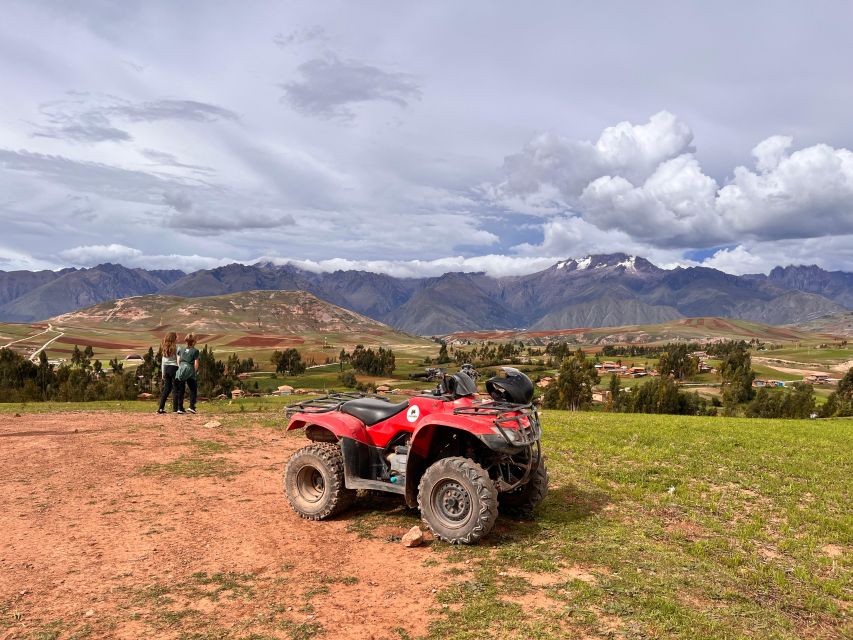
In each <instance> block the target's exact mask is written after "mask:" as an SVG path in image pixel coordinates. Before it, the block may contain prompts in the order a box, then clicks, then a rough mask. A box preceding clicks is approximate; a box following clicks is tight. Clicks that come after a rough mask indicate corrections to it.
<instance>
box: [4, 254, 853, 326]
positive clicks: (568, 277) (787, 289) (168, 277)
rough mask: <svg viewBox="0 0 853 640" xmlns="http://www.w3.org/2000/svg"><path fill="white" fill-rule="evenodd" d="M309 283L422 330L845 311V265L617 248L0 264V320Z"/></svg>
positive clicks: (848, 287)
mask: <svg viewBox="0 0 853 640" xmlns="http://www.w3.org/2000/svg"><path fill="white" fill-rule="evenodd" d="M252 290H294V291H307V292H310V293H312V294H313V295H316V296H317V297H319V298H321V299H323V300H326V301H328V302H331V303H333V304H335V305H338V306H341V307H344V308H346V309H350V310H352V311H355V312H357V313H359V314H362V315H365V316H368V317H370V318H373V319H375V320H379V321H381V322H384V323H386V324H389V325H391V326H393V327H395V328H397V329H401V330H403V331H407V332H409V333H414V334H420V335H441V334H447V333H451V332H454V331H474V330H479V329H510V328H529V329H535V330H552V329H564V328H573V327H606V326H620V325H628V324H648V323H658V322H666V321H670V320H676V319H679V318H684V317H701V316H721V317H728V318H736V319H741V320H752V321H756V322H762V323H765V324H776V325H779V324H789V323H801V322H806V321H810V320H814V319H817V318H820V317H823V316H827V315H831V314H839V313H844V312H846V311H847V310H850V309H853V273H847V272H843V271H826V270H824V269H821V268H820V267H817V266H787V267H777V268H775V269H773V270H772V271H771V272H770V273H769V274H768V275H764V274H750V275H743V276H734V275H731V274H727V273H724V272H722V271H718V270H716V269H711V268H707V267H678V268H675V269H662V268H660V267H657V266H655V265H654V264H652V263H651V262H649V261H648V260H646V259H645V258H641V257H635V256H628V255H625V254H621V253H617V254H606V255H592V256H586V257H585V258H581V259H569V260H564V261H561V262H558V263H556V264H554V265H552V266H551V267H549V268H548V269H545V270H543V271H539V272H537V273H532V274H528V275H523V276H507V277H493V276H489V275H486V274H484V273H459V272H451V273H445V274H444V275H441V276H438V277H426V278H396V277H393V276H390V275H385V274H379V273H372V272H367V271H335V272H330V273H315V272H310V271H305V270H303V269H300V268H298V267H295V266H293V265H290V264H286V265H275V264H271V263H257V264H254V265H245V264H236V263H235V264H230V265H227V266H223V267H218V268H215V269H202V270H199V271H195V272H193V273H189V274H185V273H183V272H181V271H176V270H153V271H150V270H145V269H139V268H135V269H130V268H127V267H124V266H121V265H116V264H109V263H107V264H102V265H98V266H97V267H92V268H90V269H63V270H61V271H37V272H31V271H10V272H2V271H0V320H2V321H5V322H32V321H37V320H44V319H47V318H51V317H54V316H57V315H60V314H63V313H68V312H71V311H74V310H76V309H80V308H83V307H87V306H90V305H93V304H97V303H99V302H103V301H108V300H112V299H116V298H124V297H128V296H136V295H146V294H153V293H158V294H163V295H174V296H182V297H201V296H216V295H225V294H229V293H236V292H242V291H252Z"/></svg>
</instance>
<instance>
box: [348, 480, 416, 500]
mask: <svg viewBox="0 0 853 640" xmlns="http://www.w3.org/2000/svg"><path fill="white" fill-rule="evenodd" d="M344 484H345V485H346V488H347V489H365V490H370V491H385V492H386V493H399V494H400V495H405V494H406V485H404V484H393V483H391V482H383V481H382V480H365V479H364V478H356V477H355V476H351V475H345V476H344Z"/></svg>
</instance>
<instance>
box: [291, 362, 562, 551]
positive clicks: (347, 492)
mask: <svg viewBox="0 0 853 640" xmlns="http://www.w3.org/2000/svg"><path fill="white" fill-rule="evenodd" d="M486 391H487V392H488V394H489V398H488V399H487V400H480V399H479V398H478V394H477V386H476V383H475V381H474V377H473V376H472V375H471V374H470V372H468V371H463V372H459V373H456V374H453V375H445V376H443V379H442V380H441V382H440V384H439V386H438V388H437V389H436V390H435V391H434V392H433V393H432V394H431V395H419V396H415V397H413V398H410V399H409V400H406V401H404V402H400V403H392V402H390V401H389V400H388V399H387V398H384V397H382V396H375V395H368V394H361V393H333V394H330V395H327V396H323V397H320V398H316V399H311V400H306V401H304V402H300V403H298V404H295V405H291V406H289V407H288V408H287V416H288V418H289V422H288V425H287V429H288V430H294V429H304V430H305V435H306V437H307V438H308V439H309V440H311V441H312V444H309V445H307V446H305V447H303V448H302V449H300V450H298V451H297V452H295V453H294V454H293V455H292V456H291V458H290V460H289V461H288V463H287V467H286V469H285V474H284V485H285V491H286V493H287V497H288V499H289V501H290V504H291V506H292V507H293V509H294V510H295V511H296V512H297V513H298V514H299V515H300V516H302V517H303V518H307V519H310V520H323V519H325V518H328V517H330V516H333V515H335V514H336V513H339V512H340V511H342V510H344V509H345V508H347V507H348V506H350V505H351V504H352V503H353V501H354V500H355V497H356V491H357V490H359V489H369V490H374V491H385V492H389V493H396V494H399V495H400V496H402V497H403V498H404V500H405V501H406V504H407V505H409V506H410V507H418V508H419V509H420V512H421V516H422V518H423V519H424V521H425V522H426V524H427V525H428V526H429V528H430V530H432V532H433V533H434V534H435V536H436V537H438V538H440V539H442V540H444V541H446V542H450V543H454V544H456V543H464V544H473V543H476V542H478V541H479V540H480V539H481V538H482V537H483V536H485V535H486V534H488V533H489V531H491V529H492V527H493V526H494V524H495V520H496V518H497V516H498V510H499V509H500V511H502V512H505V513H511V514H513V515H519V516H530V515H531V514H532V511H533V508H534V507H535V506H536V505H538V504H539V503H540V502H541V501H542V499H543V498H544V497H545V495H546V494H547V492H548V473H547V471H546V469H545V462H544V460H543V458H542V452H541V446H540V439H541V434H542V431H541V427H540V424H539V416H538V414H537V412H536V409H535V407H534V406H533V405H532V404H531V401H532V399H533V383H532V382H531V381H530V379H529V378H528V377H527V376H526V375H524V374H523V373H522V372H521V371H518V370H517V369H513V368H510V367H504V368H503V375H501V376H496V377H493V378H491V379H489V380H488V381H487V382H486Z"/></svg>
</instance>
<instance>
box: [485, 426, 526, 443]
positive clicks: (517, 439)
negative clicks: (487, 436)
mask: <svg viewBox="0 0 853 640" xmlns="http://www.w3.org/2000/svg"><path fill="white" fill-rule="evenodd" d="M492 431H494V432H495V434H496V435H499V436H503V437H506V438H508V439H509V441H510V442H511V443H512V444H522V443H523V442H524V436H523V435H521V434H520V433H519V432H518V430H516V429H508V428H503V429H501V428H500V427H492Z"/></svg>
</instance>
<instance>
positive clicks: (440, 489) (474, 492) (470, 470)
mask: <svg viewBox="0 0 853 640" xmlns="http://www.w3.org/2000/svg"><path fill="white" fill-rule="evenodd" d="M418 507H419V508H420V510H421V517H422V518H423V519H424V522H426V523H427V526H429V528H430V530H431V531H432V532H433V533H434V534H435V536H436V537H437V538H439V539H440V540H444V541H445V542H449V543H450V544H460V543H461V544H474V543H476V542H478V541H479V540H480V539H481V538H482V537H483V536H485V535H486V534H488V533H489V531H491V530H492V527H493V526H495V520H496V519H497V517H498V492H497V489H496V488H495V483H494V482H493V481H492V479H491V478H490V477H489V474H488V473H487V472H486V471H485V469H483V467H481V466H480V465H479V464H477V463H476V462H474V461H473V460H470V459H468V458H460V457H454V458H442V459H441V460H439V461H438V462H436V463H434V464H433V465H432V466H430V467H429V468H428V469H427V470H426V473H424V475H423V476H422V477H421V482H420V485H419V486H418Z"/></svg>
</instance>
